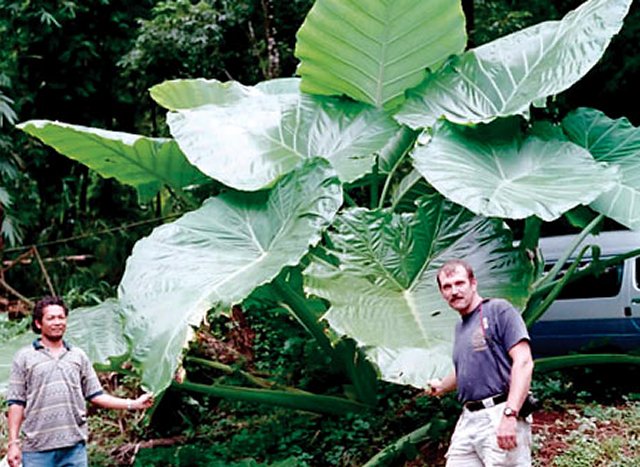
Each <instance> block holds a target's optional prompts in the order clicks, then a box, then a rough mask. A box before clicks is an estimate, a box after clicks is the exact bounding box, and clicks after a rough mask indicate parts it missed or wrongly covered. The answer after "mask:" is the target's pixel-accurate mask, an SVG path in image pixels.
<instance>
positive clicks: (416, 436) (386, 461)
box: [362, 422, 431, 467]
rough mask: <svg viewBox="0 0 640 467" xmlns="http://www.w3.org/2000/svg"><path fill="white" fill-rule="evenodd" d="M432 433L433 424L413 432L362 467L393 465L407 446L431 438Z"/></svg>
mask: <svg viewBox="0 0 640 467" xmlns="http://www.w3.org/2000/svg"><path fill="white" fill-rule="evenodd" d="M429 431H431V422H429V423H427V424H426V425H424V426H422V427H420V428H418V429H417V430H415V431H412V432H411V433H409V434H408V435H405V436H403V437H402V438H400V439H399V440H398V441H396V442H395V443H393V444H391V445H389V446H387V447H386V448H384V449H383V450H382V451H380V452H379V453H378V454H376V455H375V456H373V457H372V458H371V459H369V460H368V461H367V463H366V464H364V465H363V466H362V467H386V466H387V465H391V463H392V462H393V460H394V459H395V458H396V457H398V455H399V454H401V453H402V452H403V450H404V448H405V446H406V445H407V444H417V443H419V442H421V441H424V440H425V439H427V438H428V437H429Z"/></svg>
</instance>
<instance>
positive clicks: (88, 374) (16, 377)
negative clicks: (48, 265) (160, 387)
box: [7, 297, 153, 467]
mask: <svg viewBox="0 0 640 467" xmlns="http://www.w3.org/2000/svg"><path fill="white" fill-rule="evenodd" d="M68 313H69V311H68V309H67V307H66V306H65V304H64V302H63V301H62V300H61V299H60V298H58V297H45V298H43V299H42V300H40V301H39V302H38V303H37V304H36V306H35V308H34V311H33V319H32V323H31V324H32V328H33V330H34V332H35V333H36V334H40V335H41V336H40V337H39V338H38V339H36V340H35V341H34V342H33V344H32V345H30V346H27V347H25V348H23V349H21V350H19V351H18V352H17V353H16V355H15V357H14V359H13V365H12V368H11V378H10V381H9V390H8V392H7V403H8V405H9V446H8V453H7V459H8V461H9V465H10V466H11V467H18V466H19V465H20V463H21V462H22V465H23V466H24V467H44V466H62V465H65V466H70V467H74V466H79V467H80V466H82V467H86V466H87V465H88V460H87V451H86V448H85V443H86V441H87V437H88V426H87V410H86V401H89V402H91V403H92V404H94V405H97V406H99V407H103V408H108V409H128V410H134V409H135V410H141V409H145V408H148V407H150V406H151V405H152V404H153V397H152V395H151V394H144V395H142V396H140V397H138V398H137V399H123V398H120V397H114V396H111V395H109V394H106V393H104V392H103V390H102V386H101V384H100V381H99V380H98V377H97V375H96V372H95V370H94V369H93V366H92V365H91V361H90V360H89V358H88V357H87V355H86V354H85V353H84V351H82V350H81V349H80V348H78V347H75V346H70V345H69V344H68V343H67V342H65V341H64V340H63V336H64V333H65V330H66V327H67V315H68ZM20 431H22V434H23V438H22V439H21V438H20Z"/></svg>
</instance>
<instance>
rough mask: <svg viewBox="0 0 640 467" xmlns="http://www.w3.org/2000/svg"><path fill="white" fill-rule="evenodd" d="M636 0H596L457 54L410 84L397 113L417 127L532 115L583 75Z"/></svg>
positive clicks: (602, 52)
mask: <svg viewBox="0 0 640 467" xmlns="http://www.w3.org/2000/svg"><path fill="white" fill-rule="evenodd" d="M630 5H631V0H590V1H588V2H586V3H584V4H583V5H581V6H580V7H579V8H577V9H576V10H574V11H572V12H570V13H569V14H567V15H566V16H565V17H564V18H563V19H562V20H561V21H548V22H544V23H541V24H538V25H536V26H532V27H530V28H527V29H523V30H522V31H519V32H516V33H513V34H510V35H508V36H505V37H502V38H500V39H497V40H495V41H493V42H491V43H489V44H486V45H483V46H481V47H478V48H476V49H474V50H472V51H470V52H467V53H465V54H464V55H463V56H462V57H460V58H459V59H455V60H452V61H451V62H450V63H448V64H447V65H446V66H445V67H443V68H442V69H441V70H440V71H438V72H436V73H433V74H431V75H430V76H429V77H428V78H427V79H426V80H425V81H424V82H423V83H422V84H421V85H420V86H418V87H417V88H416V89H414V90H412V91H409V93H408V98H407V101H406V102H405V105H404V106H403V108H402V109H401V111H400V112H399V113H398V115H397V116H396V118H397V120H398V121H400V122H402V123H404V124H406V125H409V126H410V127H412V128H421V127H430V126H432V125H433V123H434V122H435V121H436V120H437V119H438V118H440V117H445V118H446V119H448V120H449V121H452V122H456V123H468V122H476V123H477V122H488V121H491V120H493V119H494V118H496V117H504V116H508V115H514V114H521V115H527V114H528V112H529V107H530V105H531V104H532V103H534V104H536V103H542V102H543V101H544V99H545V98H546V97H548V96H551V95H554V94H558V93H560V92H562V91H564V90H565V89H567V88H569V87H570V86H572V85H573V84H574V83H575V82H576V81H578V80H579V79H580V78H582V77H583V76H584V75H585V74H586V73H587V72H588V71H589V70H590V69H591V68H592V67H593V66H594V65H595V64H596V63H597V62H598V60H600V58H601V57H602V55H603V54H604V51H605V49H606V47H607V46H608V45H609V42H610V41H611V38H612V37H613V36H614V35H615V34H617V33H618V31H619V30H620V28H621V27H622V20H623V19H624V17H625V15H626V14H627V11H628V10H629V6H630Z"/></svg>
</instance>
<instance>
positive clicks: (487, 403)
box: [464, 394, 507, 412]
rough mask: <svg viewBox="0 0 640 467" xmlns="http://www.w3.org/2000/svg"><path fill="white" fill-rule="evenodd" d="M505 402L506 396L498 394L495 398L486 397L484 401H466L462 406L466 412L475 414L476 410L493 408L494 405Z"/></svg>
mask: <svg viewBox="0 0 640 467" xmlns="http://www.w3.org/2000/svg"><path fill="white" fill-rule="evenodd" d="M506 401H507V395H506V394H498V395H497V396H493V397H487V398H486V399H482V400H480V401H467V402H465V403H464V406H465V408H466V409H467V410H469V411H471V412H475V411H477V410H482V409H487V408H489V407H493V406H494V405H498V404H501V403H503V402H506Z"/></svg>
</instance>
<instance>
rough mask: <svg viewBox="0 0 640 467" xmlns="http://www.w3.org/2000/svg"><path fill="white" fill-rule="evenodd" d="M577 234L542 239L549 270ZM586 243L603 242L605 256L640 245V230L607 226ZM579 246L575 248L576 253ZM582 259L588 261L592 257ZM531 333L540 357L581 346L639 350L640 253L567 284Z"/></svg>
mask: <svg viewBox="0 0 640 467" xmlns="http://www.w3.org/2000/svg"><path fill="white" fill-rule="evenodd" d="M574 239H575V236H571V235H567V236H560V237H546V238H541V239H540V248H541V251H542V254H543V257H544V260H545V268H546V269H547V270H548V269H549V268H550V267H551V266H552V265H553V264H554V263H555V262H556V261H557V260H558V259H559V258H560V256H562V255H563V253H564V252H565V251H566V249H567V247H568V246H569V244H570V243H571V241H573V240H574ZM586 244H595V245H599V246H600V248H601V252H600V257H601V258H602V259H606V258H610V257H612V256H615V255H618V254H622V253H626V252H629V251H632V250H635V249H638V248H640V232H631V231H615V232H603V233H601V234H600V235H597V236H591V237H588V238H587V239H586V240H585V241H584V243H583V245H586ZM580 250H581V247H578V248H577V249H576V250H575V251H574V253H573V257H574V258H575V257H576V256H577V254H578V253H579V252H580ZM588 254H589V255H590V254H591V251H589V252H588ZM583 259H584V260H585V264H586V263H587V261H588V260H590V259H591V258H590V257H586V255H585V257H584V258H583ZM530 333H531V346H532V349H533V353H534V355H536V356H537V357H542V356H551V355H561V354H566V353H570V352H574V351H580V350H598V351H631V350H640V257H635V258H629V259H626V260H625V261H624V262H623V263H621V264H618V265H616V266H611V267H608V268H607V269H606V270H605V271H604V272H603V273H602V274H600V275H599V276H598V277H594V276H589V277H585V278H582V279H578V280H576V281H575V282H572V283H570V284H569V285H567V286H566V287H565V288H564V290H563V291H562V292H561V294H560V296H559V297H558V299H556V301H555V302H554V303H553V304H552V305H551V307H549V309H548V310H547V311H546V312H545V314H544V315H542V317H541V318H540V319H539V320H538V322H536V323H535V324H534V325H533V326H532V327H531V329H530Z"/></svg>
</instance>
